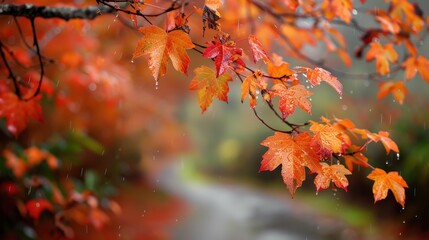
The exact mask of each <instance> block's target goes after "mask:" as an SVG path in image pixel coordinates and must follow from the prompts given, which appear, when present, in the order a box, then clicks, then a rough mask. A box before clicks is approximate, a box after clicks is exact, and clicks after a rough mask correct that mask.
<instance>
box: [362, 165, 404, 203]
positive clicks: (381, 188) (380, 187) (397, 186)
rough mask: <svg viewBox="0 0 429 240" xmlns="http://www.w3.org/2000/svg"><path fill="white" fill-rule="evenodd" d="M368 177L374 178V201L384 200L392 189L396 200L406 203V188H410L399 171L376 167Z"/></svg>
mask: <svg viewBox="0 0 429 240" xmlns="http://www.w3.org/2000/svg"><path fill="white" fill-rule="evenodd" d="M368 178H369V179H371V180H374V185H373V186H372V193H373V194H374V203H375V202H377V201H379V200H383V199H385V198H386V197H387V192H388V190H390V191H392V193H393V196H395V199H396V202H398V203H399V204H401V206H402V207H404V205H405V189H404V188H408V185H407V183H406V182H405V181H404V179H403V178H402V177H401V176H399V174H398V172H389V173H386V172H385V171H384V170H383V169H379V168H376V169H374V170H373V171H372V172H371V173H370V174H369V175H368Z"/></svg>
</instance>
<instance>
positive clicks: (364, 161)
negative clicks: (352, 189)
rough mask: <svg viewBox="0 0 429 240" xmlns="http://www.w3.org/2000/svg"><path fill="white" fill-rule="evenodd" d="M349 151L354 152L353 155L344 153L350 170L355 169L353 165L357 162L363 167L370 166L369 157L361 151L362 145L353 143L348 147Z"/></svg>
mask: <svg viewBox="0 0 429 240" xmlns="http://www.w3.org/2000/svg"><path fill="white" fill-rule="evenodd" d="M348 151H349V152H352V153H353V155H344V162H345V164H346V166H347V168H348V169H349V170H350V171H353V165H355V164H356V165H359V166H362V167H368V158H367V157H365V155H363V153H362V152H361V151H362V149H361V147H358V146H355V145H353V146H351V147H350V148H349V149H348Z"/></svg>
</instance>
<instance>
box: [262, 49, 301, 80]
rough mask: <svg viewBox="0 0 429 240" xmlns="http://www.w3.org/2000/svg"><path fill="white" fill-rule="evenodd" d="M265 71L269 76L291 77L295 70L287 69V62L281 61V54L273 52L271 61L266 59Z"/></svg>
mask: <svg viewBox="0 0 429 240" xmlns="http://www.w3.org/2000/svg"><path fill="white" fill-rule="evenodd" d="M267 71H268V74H270V76H272V77H275V78H281V77H287V78H289V77H292V76H293V75H294V74H295V73H296V72H295V71H293V70H291V69H289V63H287V62H283V59H282V57H281V56H279V55H277V54H273V61H270V60H268V61H267Z"/></svg>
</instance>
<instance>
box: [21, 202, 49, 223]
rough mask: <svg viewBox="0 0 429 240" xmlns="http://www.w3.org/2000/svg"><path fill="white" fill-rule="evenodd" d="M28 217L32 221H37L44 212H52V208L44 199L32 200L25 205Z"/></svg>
mask: <svg viewBox="0 0 429 240" xmlns="http://www.w3.org/2000/svg"><path fill="white" fill-rule="evenodd" d="M25 208H26V209H27V212H28V215H29V216H30V217H31V218H33V219H34V220H38V219H39V218H40V215H42V213H43V212H44V211H49V212H53V211H54V208H53V207H52V205H51V203H50V202H48V201H47V200H46V199H42V198H39V199H32V200H29V201H28V202H26V203H25Z"/></svg>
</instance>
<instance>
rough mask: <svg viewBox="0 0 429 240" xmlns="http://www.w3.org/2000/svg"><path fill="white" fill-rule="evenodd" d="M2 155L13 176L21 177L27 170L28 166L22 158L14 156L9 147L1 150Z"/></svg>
mask: <svg viewBox="0 0 429 240" xmlns="http://www.w3.org/2000/svg"><path fill="white" fill-rule="evenodd" d="M3 157H4V158H5V159H6V167H8V168H9V169H10V170H12V173H13V175H14V176H15V177H17V178H21V177H23V176H24V174H25V173H26V172H27V170H28V166H27V164H26V162H25V161H24V159H22V158H19V157H18V156H16V155H15V154H14V153H13V152H12V151H10V150H9V149H5V150H4V151H3Z"/></svg>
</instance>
